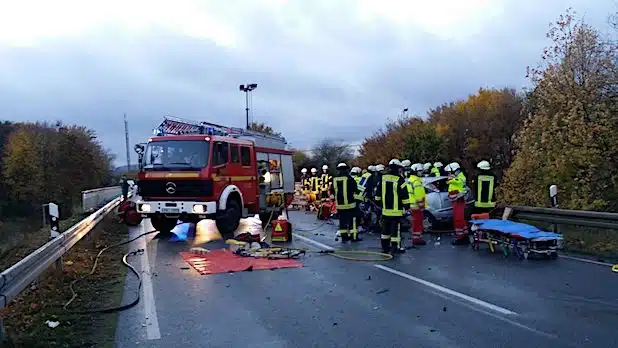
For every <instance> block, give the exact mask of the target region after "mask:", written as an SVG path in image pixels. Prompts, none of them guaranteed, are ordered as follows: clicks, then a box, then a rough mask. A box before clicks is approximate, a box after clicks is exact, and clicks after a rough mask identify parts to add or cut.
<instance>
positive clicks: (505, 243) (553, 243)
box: [470, 219, 562, 259]
mask: <svg viewBox="0 0 618 348" xmlns="http://www.w3.org/2000/svg"><path fill="white" fill-rule="evenodd" d="M470 222H471V223H472V228H471V234H470V242H471V245H472V249H473V250H479V249H480V245H481V243H487V244H488V246H489V250H491V252H495V251H496V249H499V250H501V251H502V253H503V254H504V256H505V257H506V256H508V255H509V254H510V253H511V252H512V253H514V254H515V255H516V256H517V257H519V258H520V259H528V258H529V257H538V256H545V257H549V258H552V259H555V258H556V257H558V247H559V243H560V241H562V235H560V234H558V233H553V232H545V231H541V230H540V229H538V228H536V227H534V226H531V225H528V224H522V223H519V222H514V221H509V220H496V219H480V220H471V221H470Z"/></svg>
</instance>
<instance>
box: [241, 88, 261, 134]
mask: <svg viewBox="0 0 618 348" xmlns="http://www.w3.org/2000/svg"><path fill="white" fill-rule="evenodd" d="M256 88H257V83H248V84H246V85H240V86H239V87H238V89H239V90H240V91H241V92H245V113H246V117H247V129H249V92H251V91H253V90H254V89H256Z"/></svg>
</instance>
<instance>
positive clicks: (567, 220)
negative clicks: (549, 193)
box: [508, 206, 618, 229]
mask: <svg viewBox="0 0 618 348" xmlns="http://www.w3.org/2000/svg"><path fill="white" fill-rule="evenodd" d="M508 208H510V209H512V212H511V217H512V218H516V219H521V220H530V221H540V222H548V223H552V224H559V225H572V226H587V227H596V228H605V229H618V213H606V212H598V211H586V210H567V209H557V208H536V207H522V206H509V207H508Z"/></svg>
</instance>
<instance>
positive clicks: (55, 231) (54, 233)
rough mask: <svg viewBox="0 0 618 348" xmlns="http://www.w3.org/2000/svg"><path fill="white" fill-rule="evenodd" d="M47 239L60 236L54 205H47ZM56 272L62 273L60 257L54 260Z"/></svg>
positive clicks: (57, 215)
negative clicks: (48, 227)
mask: <svg viewBox="0 0 618 348" xmlns="http://www.w3.org/2000/svg"><path fill="white" fill-rule="evenodd" d="M49 226H50V229H49V239H54V238H56V237H58V236H59V235H60V210H59V209H58V205H57V204H56V203H51V202H50V203H49ZM56 270H58V271H62V257H60V258H59V259H58V260H56Z"/></svg>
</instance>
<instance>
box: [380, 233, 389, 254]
mask: <svg viewBox="0 0 618 348" xmlns="http://www.w3.org/2000/svg"><path fill="white" fill-rule="evenodd" d="M380 242H381V244H382V252H383V253H385V254H390V253H391V236H389V235H387V234H383V235H380Z"/></svg>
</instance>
